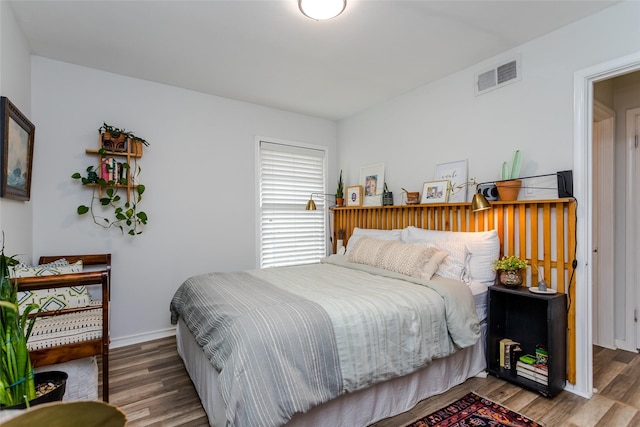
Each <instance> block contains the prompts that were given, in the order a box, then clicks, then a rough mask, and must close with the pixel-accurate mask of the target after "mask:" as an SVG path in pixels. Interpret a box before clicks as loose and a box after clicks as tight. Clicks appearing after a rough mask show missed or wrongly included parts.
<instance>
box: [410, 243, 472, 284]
mask: <svg viewBox="0 0 640 427" xmlns="http://www.w3.org/2000/svg"><path fill="white" fill-rule="evenodd" d="M419 244H421V245H424V246H426V247H428V248H429V247H433V248H436V249H439V250H441V251H445V252H447V256H446V257H445V258H444V260H442V262H441V263H440V265H439V266H438V271H436V274H437V275H438V276H442V277H446V278H448V279H453V280H459V281H461V282H469V270H470V267H469V260H470V259H471V253H470V252H469V249H468V248H467V245H465V244H464V243H463V242H459V241H455V240H437V241H435V242H427V243H419Z"/></svg>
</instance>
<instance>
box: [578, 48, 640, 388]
mask: <svg viewBox="0 0 640 427" xmlns="http://www.w3.org/2000/svg"><path fill="white" fill-rule="evenodd" d="M639 70H640V52H637V53H633V54H630V55H627V56H625V57H621V58H617V59H615V60H611V61H608V62H606V63H602V64H599V65H595V66H592V67H589V68H587V69H583V70H580V71H576V72H575V73H574V101H575V103H574V107H575V116H574V151H573V153H574V162H573V163H574V195H575V197H576V200H577V201H578V205H577V220H578V222H577V226H576V237H577V247H576V256H577V258H576V259H577V260H578V263H577V268H576V285H577V288H576V325H577V328H576V348H577V354H576V383H575V385H570V384H569V385H567V389H569V390H570V391H572V392H574V393H576V394H578V395H581V396H584V397H587V398H589V397H591V396H592V394H593V348H592V345H593V338H594V335H593V334H594V327H597V325H596V324H595V323H594V317H593V309H594V305H593V303H594V297H596V296H595V292H596V290H597V288H596V286H595V285H594V281H595V280H596V279H595V278H594V262H595V261H597V256H596V258H594V252H593V250H594V249H596V248H597V246H596V244H597V240H595V239H594V235H593V231H594V206H595V204H594V192H595V186H596V184H597V180H596V179H595V178H594V176H593V172H594V158H595V157H594V155H595V153H594V143H593V131H594V129H593V119H594V111H593V106H594V99H595V98H594V87H595V83H598V82H602V81H605V80H608V79H613V78H615V77H618V76H623V75H626V74H630V73H634V72H636V71H639ZM616 118H617V119H619V117H618V114H616ZM620 123H622V121H621V120H618V121H616V136H617V137H618V138H619V137H620V135H622V134H623V132H622V131H620V130H619V128H620ZM618 147H619V145H617V147H616V148H618ZM615 156H616V158H617V157H619V156H618V152H616V153H615ZM623 158H624V157H623ZM625 169H626V165H625ZM616 175H617V172H616ZM614 187H615V186H614ZM621 190H622V192H623V194H624V188H622V189H621V188H618V187H615V188H613V189H612V191H618V192H619V191H621ZM615 197H616V199H615V200H618V198H619V195H616V196H615ZM623 197H626V196H623ZM614 211H615V215H619V214H620V213H619V210H614ZM596 215H597V214H596ZM622 218H623V220H624V214H623V216H622ZM599 225H601V224H599ZM625 241H626V239H617V240H616V243H619V242H625ZM614 244H615V243H614ZM595 253H597V252H595ZM620 258H622V259H625V258H626V257H625V256H624V251H622V252H619V253H618V256H617V257H616V254H615V253H614V269H617V268H618V267H617V266H618V262H619V261H620ZM623 265H624V268H626V259H625V261H624V262H623ZM615 273H618V274H619V273H620V272H619V271H617V270H616V271H615ZM622 275H623V276H624V277H625V278H626V277H627V276H628V275H627V274H626V270H625V272H623V273H622ZM636 297H637V296H636V295H634V296H633V298H632V300H633V301H634V304H635V300H636ZM596 298H597V297H596ZM623 299H626V297H625V298H623ZM614 310H615V301H614ZM634 341H635V339H634Z"/></svg>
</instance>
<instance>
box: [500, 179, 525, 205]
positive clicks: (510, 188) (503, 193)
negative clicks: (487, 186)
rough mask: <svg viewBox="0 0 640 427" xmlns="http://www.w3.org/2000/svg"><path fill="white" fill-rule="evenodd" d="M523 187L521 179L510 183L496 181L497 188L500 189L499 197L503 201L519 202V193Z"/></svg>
mask: <svg viewBox="0 0 640 427" xmlns="http://www.w3.org/2000/svg"><path fill="white" fill-rule="evenodd" d="M520 187H522V181H521V180H519V179H512V180H509V181H496V188H497V189H498V196H499V197H500V200H501V201H504V202H512V201H514V200H518V193H519V192H520Z"/></svg>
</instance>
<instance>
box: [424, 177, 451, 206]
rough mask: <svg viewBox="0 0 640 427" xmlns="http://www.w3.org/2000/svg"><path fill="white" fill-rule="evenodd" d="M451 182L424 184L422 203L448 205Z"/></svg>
mask: <svg viewBox="0 0 640 427" xmlns="http://www.w3.org/2000/svg"><path fill="white" fill-rule="evenodd" d="M448 190H449V180H448V179H445V180H442V181H429V182H425V183H424V184H422V199H421V200H420V203H447V198H448V196H449V191H448Z"/></svg>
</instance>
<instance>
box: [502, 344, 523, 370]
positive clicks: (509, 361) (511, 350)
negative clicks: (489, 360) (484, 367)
mask: <svg viewBox="0 0 640 427" xmlns="http://www.w3.org/2000/svg"><path fill="white" fill-rule="evenodd" d="M521 352H522V349H521V348H520V343H519V342H516V341H514V340H512V339H509V338H503V339H501V340H500V367H501V368H504V369H514V368H515V362H516V360H518V356H519V355H520V353H521Z"/></svg>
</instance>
